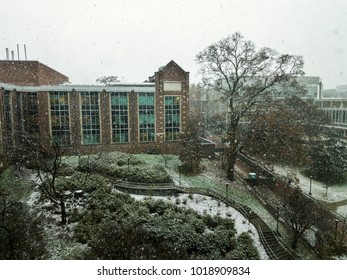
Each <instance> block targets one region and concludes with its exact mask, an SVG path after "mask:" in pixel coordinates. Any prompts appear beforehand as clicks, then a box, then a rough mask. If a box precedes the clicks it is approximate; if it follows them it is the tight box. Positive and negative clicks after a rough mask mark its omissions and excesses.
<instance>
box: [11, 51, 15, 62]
mask: <svg viewBox="0 0 347 280" xmlns="http://www.w3.org/2000/svg"><path fill="white" fill-rule="evenodd" d="M11 58H12V60H14V51H11Z"/></svg>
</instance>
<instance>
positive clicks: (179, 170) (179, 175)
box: [178, 164, 182, 187]
mask: <svg viewBox="0 0 347 280" xmlns="http://www.w3.org/2000/svg"><path fill="white" fill-rule="evenodd" d="M181 166H182V165H180V164H179V165H178V182H179V186H180V187H181V185H182V183H181Z"/></svg>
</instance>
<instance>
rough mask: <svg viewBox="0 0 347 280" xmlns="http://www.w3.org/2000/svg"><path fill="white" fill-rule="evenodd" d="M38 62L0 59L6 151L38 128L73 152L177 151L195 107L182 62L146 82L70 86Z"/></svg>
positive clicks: (2, 148)
mask: <svg viewBox="0 0 347 280" xmlns="http://www.w3.org/2000/svg"><path fill="white" fill-rule="evenodd" d="M66 82H68V78H67V77H66V76H64V75H62V74H61V73H59V72H57V71H55V70H53V69H51V68H49V67H47V66H45V65H43V64H41V63H39V62H37V61H0V153H1V154H2V155H3V156H5V155H6V153H8V152H9V151H11V150H12V149H13V148H14V147H16V145H18V139H19V138H20V135H24V134H25V135H35V136H36V137H38V138H39V139H40V140H41V142H42V143H45V144H44V145H45V146H46V148H49V147H52V146H53V144H58V145H60V146H61V147H63V150H64V153H65V154H86V153H95V152H100V151H124V152H130V153H141V152H163V153H175V152H177V149H178V144H179V141H178V140H179V138H178V137H179V133H181V132H182V131H184V127H185V123H186V120H187V116H188V112H189V106H188V99H189V72H185V71H184V70H183V69H182V68H181V67H180V66H179V65H177V64H176V63H175V62H174V61H170V62H169V63H168V64H167V65H166V66H164V67H161V68H160V69H159V70H158V71H157V72H155V74H154V76H152V77H151V78H150V80H149V82H145V83H141V84H120V83H119V84H118V83H117V84H114V85H105V86H100V85H95V86H86V85H70V84H64V83H66Z"/></svg>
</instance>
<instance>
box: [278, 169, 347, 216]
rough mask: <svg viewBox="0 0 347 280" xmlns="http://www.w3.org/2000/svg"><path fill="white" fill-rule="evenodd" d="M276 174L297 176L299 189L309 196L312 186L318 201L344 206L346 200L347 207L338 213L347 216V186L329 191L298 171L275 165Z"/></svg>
mask: <svg viewBox="0 0 347 280" xmlns="http://www.w3.org/2000/svg"><path fill="white" fill-rule="evenodd" d="M274 172H275V173H277V174H280V175H282V176H286V177H288V176H295V177H296V178H297V179H298V187H299V188H300V189H301V190H302V191H303V192H304V193H307V194H309V192H310V185H311V194H312V197H313V198H315V199H317V200H321V201H325V202H328V203H333V202H342V204H344V203H343V201H344V200H346V202H345V204H346V205H342V206H339V207H338V208H337V211H336V212H337V213H338V214H340V215H341V216H344V217H346V216H347V185H345V186H344V185H334V186H329V187H328V190H327V187H326V185H325V184H323V183H321V182H318V181H316V180H314V179H310V178H309V177H306V176H304V175H303V174H301V173H300V171H299V170H298V169H293V168H288V167H283V166H278V165H275V166H274Z"/></svg>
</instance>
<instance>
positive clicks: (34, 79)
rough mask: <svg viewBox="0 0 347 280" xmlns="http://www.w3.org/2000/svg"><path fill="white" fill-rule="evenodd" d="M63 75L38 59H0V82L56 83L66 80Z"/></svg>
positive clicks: (34, 84)
mask: <svg viewBox="0 0 347 280" xmlns="http://www.w3.org/2000/svg"><path fill="white" fill-rule="evenodd" d="M68 81H69V78H68V77H66V76H65V75H63V74H61V73H59V72H57V71H55V70H53V69H52V68H49V67H48V66H46V65H44V64H42V63H40V62H38V61H21V60H0V82H2V83H8V84H14V85H21V86H39V85H58V84H62V83H65V82H68Z"/></svg>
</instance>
